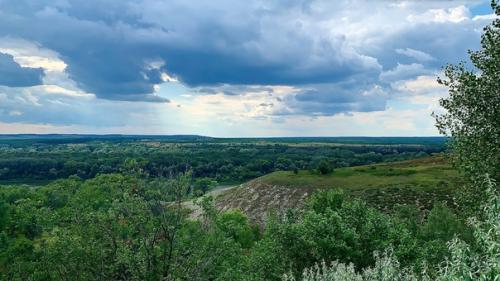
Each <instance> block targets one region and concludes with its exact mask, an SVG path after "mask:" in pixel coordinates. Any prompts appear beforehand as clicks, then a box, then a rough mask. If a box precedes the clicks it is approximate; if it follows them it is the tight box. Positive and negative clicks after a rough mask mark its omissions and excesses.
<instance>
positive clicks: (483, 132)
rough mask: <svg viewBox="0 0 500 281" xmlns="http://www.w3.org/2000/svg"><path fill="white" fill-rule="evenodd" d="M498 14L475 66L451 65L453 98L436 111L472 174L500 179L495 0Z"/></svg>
mask: <svg viewBox="0 0 500 281" xmlns="http://www.w3.org/2000/svg"><path fill="white" fill-rule="evenodd" d="M492 7H493V10H494V12H495V13H496V15H497V17H496V19H495V20H494V21H493V23H492V24H491V25H488V26H486V27H485V28H484V33H483V35H482V36H481V49H480V50H479V51H476V52H473V51H470V52H469V53H470V62H471V63H472V66H473V69H470V70H469V69H467V67H466V65H465V63H461V64H459V65H448V66H447V67H446V68H445V71H444V74H445V76H446V78H445V79H439V80H438V81H439V83H441V84H442V85H444V86H446V87H448V92H449V97H447V98H443V99H441V101H440V104H441V106H442V107H443V108H444V109H445V113H443V114H435V117H436V121H437V127H438V128H439V129H440V131H441V132H442V133H444V134H447V135H450V136H451V137H452V139H451V145H452V150H453V157H454V159H455V161H456V164H457V167H459V168H460V169H461V170H462V171H463V172H464V173H465V174H466V175H468V176H469V177H477V176H480V175H482V174H484V173H488V174H489V175H490V176H491V177H492V178H493V179H495V180H497V181H498V180H500V157H499V155H500V118H498V116H500V106H499V104H500V70H499V69H500V19H499V16H500V6H499V5H498V1H495V0H494V1H492Z"/></svg>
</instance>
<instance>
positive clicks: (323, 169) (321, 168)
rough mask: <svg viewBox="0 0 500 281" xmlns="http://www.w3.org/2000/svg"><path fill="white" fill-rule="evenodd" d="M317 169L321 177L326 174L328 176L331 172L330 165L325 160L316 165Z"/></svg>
mask: <svg viewBox="0 0 500 281" xmlns="http://www.w3.org/2000/svg"><path fill="white" fill-rule="evenodd" d="M317 169H318V172H319V173H320V174H321V175H326V174H329V173H331V172H332V167H331V165H330V163H329V162H328V161H327V160H325V159H323V160H321V161H320V162H319V163H318V168H317Z"/></svg>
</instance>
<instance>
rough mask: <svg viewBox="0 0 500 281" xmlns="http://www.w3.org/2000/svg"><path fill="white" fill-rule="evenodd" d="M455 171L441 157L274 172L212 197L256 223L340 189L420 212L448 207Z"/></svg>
mask: <svg viewBox="0 0 500 281" xmlns="http://www.w3.org/2000/svg"><path fill="white" fill-rule="evenodd" d="M457 184H458V174H457V172H456V171H455V170H454V169H453V168H452V167H451V165H450V164H448V163H447V162H446V161H445V160H444V158H443V157H442V156H432V157H427V158H421V159H416V160H410V161H402V162H394V163H384V164H375V165H368V166H358V167H349V168H341V169H337V170H335V171H334V172H332V173H330V174H328V175H319V174H316V173H311V172H310V171H299V173H298V174H294V173H293V172H288V171H279V172H274V173H271V174H268V175H266V176H263V177H260V178H258V179H256V180H253V181H250V182H248V183H246V184H243V185H241V186H240V187H238V188H235V189H232V190H230V191H228V192H226V193H225V194H223V195H221V196H220V197H219V198H218V199H217V205H218V206H219V207H220V208H221V209H231V208H239V209H242V210H243V211H245V212H246V213H247V214H248V215H249V216H250V217H251V218H252V219H254V220H256V221H258V222H262V221H263V220H264V217H265V213H266V212H268V211H269V210H273V209H274V210H277V211H281V210H285V209H287V208H290V207H297V206H300V205H301V204H302V203H303V202H304V199H305V198H307V197H308V196H309V195H310V194H311V193H312V192H314V191H316V190H321V189H329V188H340V189H343V190H344V191H345V192H346V193H347V194H348V195H351V196H353V197H356V198H361V199H363V200H365V201H367V202H368V203H369V204H371V205H374V206H375V207H377V208H379V209H381V210H385V211H390V210H391V209H392V208H393V207H394V206H395V205H397V204H411V205H416V206H417V207H419V208H420V209H422V210H427V209H430V208H432V206H433V205H434V204H435V203H436V202H446V203H448V204H449V205H451V206H454V202H453V191H454V189H455V187H456V186H457Z"/></svg>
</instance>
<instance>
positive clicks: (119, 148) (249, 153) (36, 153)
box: [0, 136, 444, 182]
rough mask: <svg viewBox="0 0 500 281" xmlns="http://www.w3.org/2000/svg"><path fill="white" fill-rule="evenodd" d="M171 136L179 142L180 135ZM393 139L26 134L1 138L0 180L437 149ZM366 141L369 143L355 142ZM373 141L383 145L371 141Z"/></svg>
mask: <svg viewBox="0 0 500 281" xmlns="http://www.w3.org/2000/svg"><path fill="white" fill-rule="evenodd" d="M17 137H19V138H21V136H17ZM171 137H173V136H171ZM177 137H178V138H179V140H180V139H181V138H186V137H187V136H177ZM191 137H193V138H194V136H191ZM88 138H90V139H92V137H90V136H89V137H88ZM110 138H111V137H110ZM330 139H331V140H332V141H333V140H334V139H335V138H330ZM356 139H357V138H346V139H345V141H346V142H347V141H355V140H356ZM398 139H405V138H360V143H357V144H334V143H329V142H327V139H326V138H280V139H272V140H265V141H264V140H260V139H252V141H250V139H247V140H242V139H239V140H240V141H237V140H236V139H231V140H229V139H225V140H224V141H225V142H220V141H218V140H217V141H212V142H209V141H191V142H188V141H187V139H184V141H182V142H180V141H153V140H149V141H146V140H144V139H143V140H136V141H130V140H129V141H126V142H125V141H116V140H115V139H112V138H111V139H106V140H96V139H92V141H89V142H84V143H82V142H80V141H79V140H80V139H78V138H76V139H72V138H70V137H68V138H67V139H66V141H68V142H69V141H72V142H71V143H64V141H62V140H61V139H60V138H57V137H56V136H54V138H51V137H49V136H45V140H46V141H48V142H45V143H41V142H39V140H37V141H36V143H27V142H24V141H25V140H26V141H29V142H35V139H34V138H25V139H23V138H21V139H18V140H12V139H11V140H9V141H8V142H7V140H6V139H4V144H0V180H10V179H34V180H47V179H49V180H51V179H58V178H66V177H68V176H71V175H77V176H79V177H80V178H93V177H94V176H95V175H97V174H108V173H116V172H135V173H142V174H147V175H149V176H166V177H168V176H172V175H177V174H179V173H183V172H186V171H188V170H192V172H193V175H194V176H195V177H197V178H200V177H206V178H211V179H214V180H216V181H218V182H238V181H244V180H247V179H251V178H255V177H258V176H261V175H264V174H267V173H269V172H272V171H276V170H297V169H310V170H313V169H316V168H317V167H318V165H319V163H321V162H323V163H324V162H325V161H327V162H328V164H329V166H331V167H332V168H338V167H348V166H356V165H365V164H373V163H380V162H387V161H397V160H406V159H412V158H416V157H423V156H427V155H429V154H432V153H437V152H441V151H443V149H444V148H443V147H444V139H443V138H422V139H421V141H422V142H421V143H418V142H417V141H416V140H417V139H419V138H409V139H407V140H406V143H402V144H391V142H396V140H398ZM278 140H279V141H280V143H278V142H277V141H278ZM284 140H287V141H286V142H285V141H284ZM368 140H371V141H373V143H374V144H365V143H362V141H366V142H368ZM50 141H54V143H51V142H50ZM381 141H384V142H385V143H384V144H379V142H381ZM5 142H6V143H5ZM58 142H62V143H58ZM413 142H415V143H413ZM20 143H22V145H21V144H20Z"/></svg>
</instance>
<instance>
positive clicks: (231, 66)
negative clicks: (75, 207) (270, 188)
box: [0, 0, 493, 137]
mask: <svg viewBox="0 0 500 281" xmlns="http://www.w3.org/2000/svg"><path fill="white" fill-rule="evenodd" d="M491 13H492V12H491V9H490V8H489V0H487V1H480V0H478V1H429V0H428V1H424V0H419V1H416V0H415V1H397V0H394V1H391V0H380V1H357V0H351V1H344V0H338V1H331V0H325V1H323V0H288V1H286V0H277V1H271V0H255V1H254V0H245V1H233V0H221V1H219V0H211V1H202V0H200V1H184V0H169V1H167V0H99V1H97V0H86V1H72V0H37V1H33V0H0V133H99V134H101V133H122V134H201V135H210V136H221V137H224V136H347V135H348V136H354V135H373V136H416V135H437V130H436V129H435V128H434V126H433V123H434V122H433V119H432V117H431V116H430V114H431V112H432V111H436V110H439V108H438V103H437V101H438V100H439V98H440V97H443V96H445V95H446V90H445V89H443V88H441V87H440V86H439V85H438V84H437V83H436V82H435V81H436V76H437V75H439V74H440V72H441V68H442V66H443V65H445V64H446V63H456V62H458V61H460V60H463V59H465V58H466V50H467V49H477V48H478V47H479V38H480V34H481V30H482V27H483V26H485V25H486V24H488V23H489V22H491V21H492V19H493V15H491Z"/></svg>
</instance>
